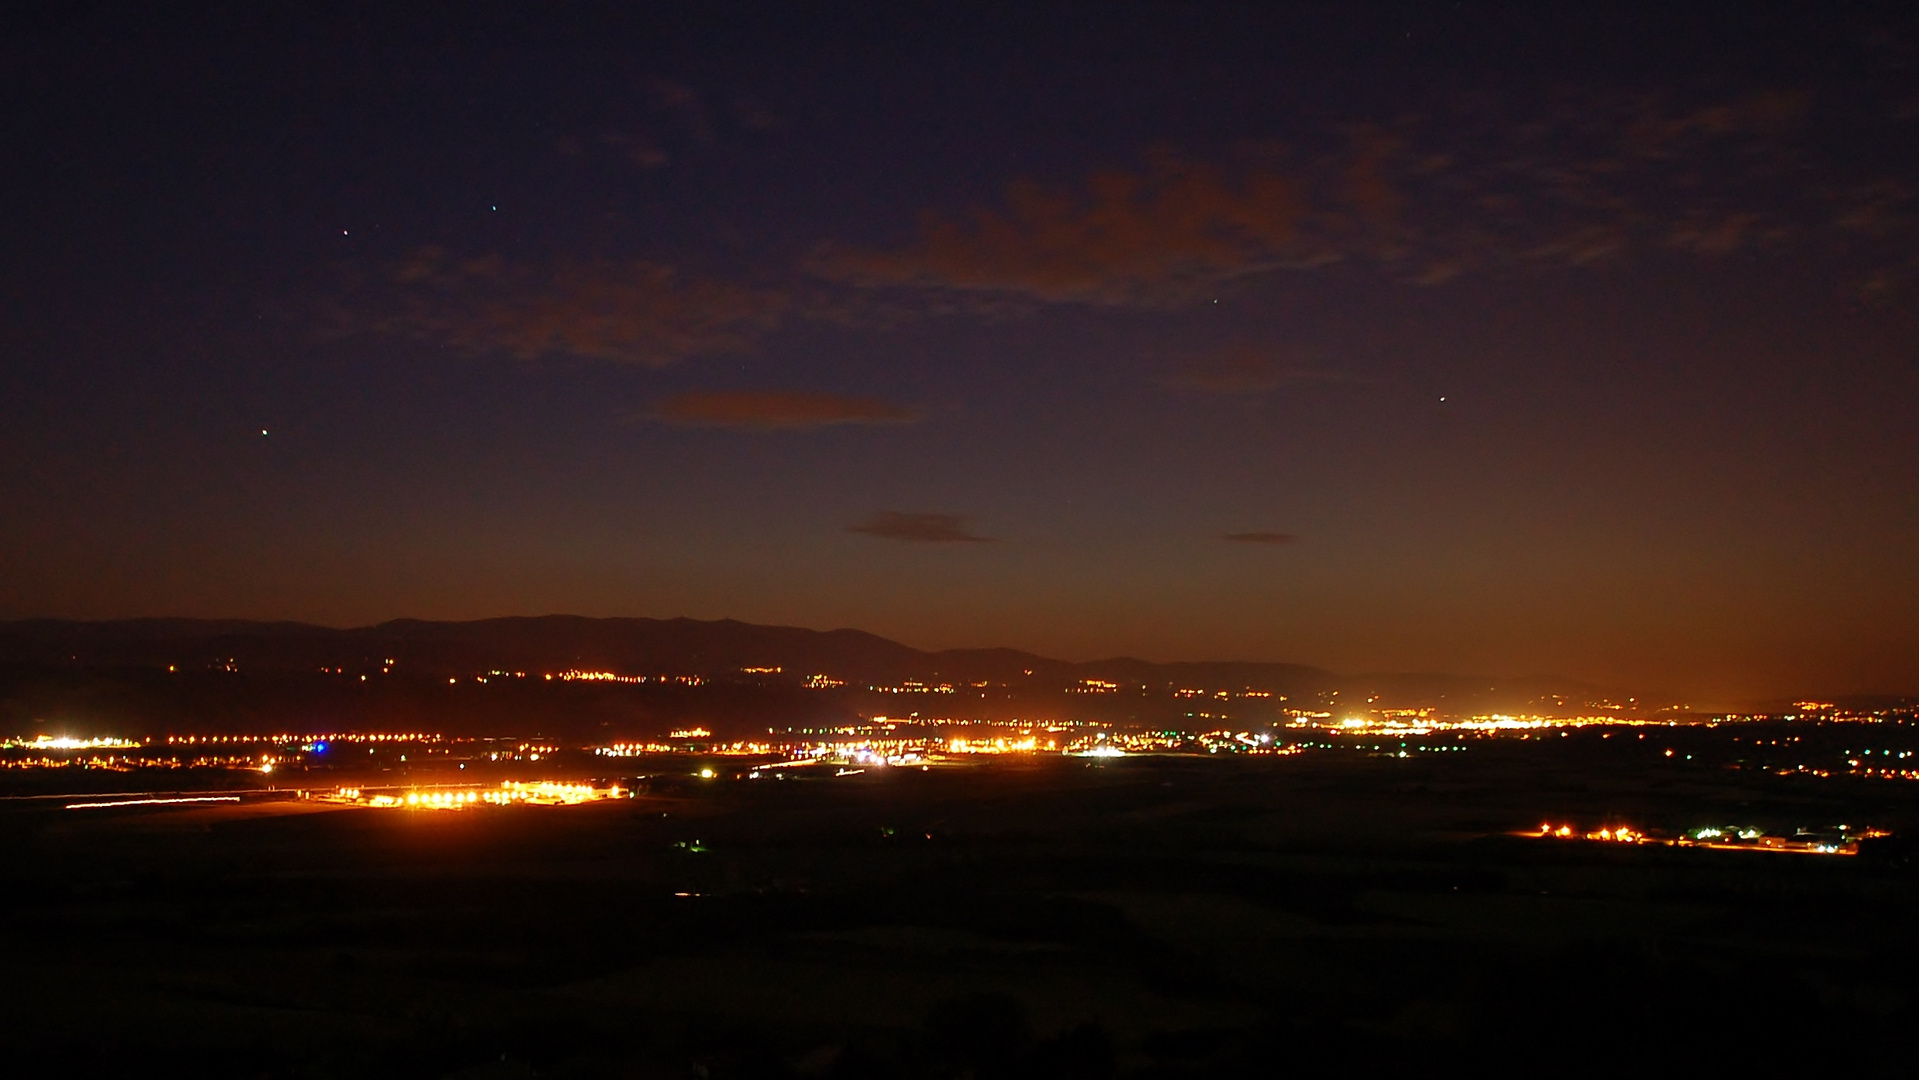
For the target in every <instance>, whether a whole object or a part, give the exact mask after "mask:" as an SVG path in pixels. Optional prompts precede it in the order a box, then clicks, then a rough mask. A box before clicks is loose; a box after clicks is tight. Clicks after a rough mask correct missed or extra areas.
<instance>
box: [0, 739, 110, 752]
mask: <svg viewBox="0 0 1919 1080" xmlns="http://www.w3.org/2000/svg"><path fill="white" fill-rule="evenodd" d="M139 745H140V744H139V743H138V742H135V741H134V740H132V739H116V738H114V737H112V736H110V735H102V736H99V737H97V738H92V739H76V738H73V737H71V736H68V735H36V736H34V737H33V738H31V739H18V738H16V739H7V740H5V741H3V742H0V747H3V748H5V749H8V750H17V749H22V748H24V749H27V750H127V749H130V748H132V747H135V746H139Z"/></svg>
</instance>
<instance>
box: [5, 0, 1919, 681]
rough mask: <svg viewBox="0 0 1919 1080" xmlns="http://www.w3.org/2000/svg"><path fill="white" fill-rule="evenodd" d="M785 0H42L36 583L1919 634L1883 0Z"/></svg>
mask: <svg viewBox="0 0 1919 1080" xmlns="http://www.w3.org/2000/svg"><path fill="white" fill-rule="evenodd" d="M766 6H767V5H737V6H729V5H710V4H698V5H695V4H689V5H676V6H666V5H662V6H654V7H649V8H637V9H636V8H633V6H631V5H607V6H604V7H600V6H589V5H581V6H566V5H562V6H559V7H557V8H549V7H544V6H543V7H541V8H540V9H538V10H537V12H536V11H534V10H533V9H527V10H523V11H516V10H515V9H512V8H507V7H491V6H486V5H479V6H475V5H466V4H453V5H446V6H444V7H443V8H441V9H439V10H437V11H435V10H431V9H420V8H409V13H407V14H395V13H393V12H390V11H388V10H386V6H382V5H338V4H248V5H235V6H233V7H230V8H219V7H202V8H197V9H195V10H194V11H193V12H192V13H189V14H182V13H180V12H178V11H176V10H174V9H175V8H176V7H178V5H133V4H106V3H102V4H94V5H90V6H89V5H75V6H67V5H46V6H44V7H42V8H41V9H39V11H38V13H37V14H29V15H26V16H15V17H12V21H11V22H9V23H6V24H4V27H0V33H4V38H3V39H0V138H4V142H5V145H6V146H7V147H8V148H9V150H8V152H7V153H6V154H5V155H4V161H3V162H0V183H4V188H0V190H3V191H4V193H5V195H6V207H7V213H6V215H5V216H4V218H3V219H0V247H3V248H4V250H5V252H6V253H7V258H6V270H5V273H6V280H5V286H6V289H7V293H8V296H9V305H8V316H7V318H6V320H5V323H4V326H3V327H0V350H3V352H0V356H4V363H3V364H0V444H3V445H4V447H5V461H4V464H0V498H4V504H5V506H6V513H5V515H4V519H0V565H4V567H5V574H4V577H3V578H0V617H20V616H39V615H54V616H74V617H111V616H126V615H142V614H178V615H233V616H252V617H267V618H296V619H305V620H313V621H320V622H327V623H333V624H358V623H365V622H372V621H377V620H381V619H385V618H390V617H395V616H418V617H429V618H432V617H440V618H462V617H479V616H489V615H498V614H509V613H543V612H555V611H567V612H577V613H583V614H606V615H611V614H627V615H656V616H670V615H680V614H685V615H692V616H698V617H719V616H733V617H738V618H743V619H749V620H754V621H767V622H784V623H795V624H801V625H808V626H816V627H828V626H841V625H853V626H859V627H863V628H866V629H870V630H874V631H876V632H880V633H884V634H888V635H891V636H895V637H898V638H900V639H902V640H904V641H907V642H909V643H911V644H914V645H919V646H925V647H944V646H956V645H989V644H1005V645H1016V646H1021V647H1026V648H1031V649H1035V650H1038V651H1042V652H1048V653H1052V654H1056V655H1062V656H1066V657H1072V658H1089V657H1095V656H1105V655H1113V654H1119V653H1130V654H1135V655H1143V656H1147V657H1150V658H1155V659H1176V658H1202V657H1204V658H1244V659H1273V660H1295V661H1303V662H1311V663H1319V664H1324V665H1327V666H1331V667H1334V668H1338V669H1342V670H1348V671H1354V670H1382V669H1393V670H1408V669H1418V670H1451V671H1479V672H1488V673H1498V674H1508V675H1519V674H1534V673H1541V674H1544V673H1551V674H1559V675H1566V676H1572V677H1580V678H1588V679H1593V680H1601V681H1616V682H1627V683H1637V684H1640V685H1658V686H1662V687H1669V688H1673V689H1677V690H1681V691H1684V692H1688V693H1698V694H1701V695H1708V696H1717V697H1726V696H1743V695H1761V694H1775V693H1783V694H1792V693H1835V692H1843V691H1875V690H1885V691H1900V690H1913V689H1915V688H1919V629H1916V628H1915V620H1913V619H1912V617H1911V613H1912V612H1913V611H1915V610H1919V572H1916V571H1915V569H1914V559H1913V552H1914V551H1915V550H1919V500H1915V499H1914V496H1913V492H1914V491H1915V482H1916V481H1919V436H1915V433H1914V415H1915V409H1914V407H1915V404H1919V363H1916V362H1915V350H1916V349H1919V325H1915V317H1914V315H1913V314H1912V311H1913V309H1914V303H1913V301H1914V297H1915V288H1916V287H1919V261H1916V259H1915V251H1919V246H1915V240H1919V229H1916V228H1915V225H1916V223H1919V219H1916V218H1915V213H1916V212H1919V203H1916V202H1915V200H1916V199H1919V160H1915V159H1916V158H1919V152H1915V149H1914V148H1915V147H1919V32H1915V24H1914V20H1913V19H1912V17H1910V16H1908V15H1907V14H1905V12H1904V11H1903V10H1902V8H1900V7H1899V6H1894V5H1885V6H1873V5H1837V6H1818V7H1814V6H1785V5H1759V4H1726V5H1687V6H1686V9H1685V11H1684V13H1682V14H1676V13H1673V12H1671V11H1668V10H1666V9H1667V8H1670V7H1673V5H1659V6H1653V7H1649V8H1645V9H1635V8H1633V7H1631V6H1628V5H1605V6H1594V7H1593V8H1592V9H1590V10H1585V11H1580V12H1571V11H1565V10H1558V9H1557V6H1554V7H1547V6H1539V5H1487V4H1475V3H1458V4H1454V3H1442V4H1419V5H1377V6H1373V7H1370V8H1367V9H1365V10H1364V11H1363V12H1358V13H1355V12H1354V11H1353V10H1352V9H1353V8H1354V7H1355V5H1326V6H1323V7H1316V6H1310V5H1309V6H1299V7H1292V8H1287V9H1285V10H1275V9H1276V8H1277V7H1278V6H1277V5H1251V6H1245V7H1240V6H1234V5H1226V4H1190V5H1189V4H1180V5H1113V4H1086V5H1019V6H1013V7H1008V8H991V7H967V8H964V9H949V8H944V7H932V6H928V7H926V8H923V9H921V8H915V7H912V6H899V7H893V8H889V9H888V10H886V11H884V12H877V11H860V10H857V9H847V10H842V11H838V12H833V11H825V10H820V9H809V10H808V11H807V12H804V13H791V14H786V15H782V16H777V17H769V16H768V15H767V14H766V13H765V12H763V11H762V10H761V9H762V8H764V7H766ZM263 430H264V431H266V432H268V434H265V435H263V434H262V431H263Z"/></svg>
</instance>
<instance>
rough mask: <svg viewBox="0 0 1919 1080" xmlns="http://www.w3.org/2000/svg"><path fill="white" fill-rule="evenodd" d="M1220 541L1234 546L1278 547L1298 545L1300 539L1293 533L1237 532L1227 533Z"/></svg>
mask: <svg viewBox="0 0 1919 1080" xmlns="http://www.w3.org/2000/svg"><path fill="white" fill-rule="evenodd" d="M1220 539H1221V540H1226V541H1229V542H1231V543H1234V544H1267V545H1271V546H1278V545H1280V544H1291V543H1296V542H1297V541H1298V540H1299V537H1298V536H1297V535H1295V534H1293V533H1283V532H1237V533H1227V534H1226V535H1225V536H1222V537H1220Z"/></svg>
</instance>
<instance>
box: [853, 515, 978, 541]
mask: <svg viewBox="0 0 1919 1080" xmlns="http://www.w3.org/2000/svg"><path fill="white" fill-rule="evenodd" d="M967 520H968V519H967V518H966V517H964V516H962V515H959V514H915V513H907V512H904V511H900V510H882V511H880V512H879V513H877V514H874V515H873V516H872V517H871V518H870V519H868V520H866V521H863V522H860V523H859V524H857V525H848V526H847V527H846V531H847V532H856V533H865V534H866V535H868V536H877V537H879V538H881V539H883V540H902V541H906V542H909V543H915V544H984V543H991V542H993V541H995V540H996V539H998V538H997V537H992V536H977V535H975V534H973V533H971V532H969V531H967V528H966V522H967Z"/></svg>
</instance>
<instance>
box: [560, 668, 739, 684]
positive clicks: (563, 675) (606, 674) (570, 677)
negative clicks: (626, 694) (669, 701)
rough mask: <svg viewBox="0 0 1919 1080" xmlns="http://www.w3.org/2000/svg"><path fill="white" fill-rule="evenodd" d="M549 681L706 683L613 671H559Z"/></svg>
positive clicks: (684, 677) (693, 678) (683, 677)
mask: <svg viewBox="0 0 1919 1080" xmlns="http://www.w3.org/2000/svg"><path fill="white" fill-rule="evenodd" d="M546 678H547V681H549V682H551V681H552V680H554V679H558V680H560V681H561V682H610V683H635V684H637V683H649V682H655V683H669V682H670V683H679V684H680V685H681V686H700V685H702V684H704V683H705V682H706V680H705V679H704V678H701V677H700V676H698V675H621V674H619V673H617V672H612V671H559V672H555V673H553V674H551V675H548V676H547V677H546Z"/></svg>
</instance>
